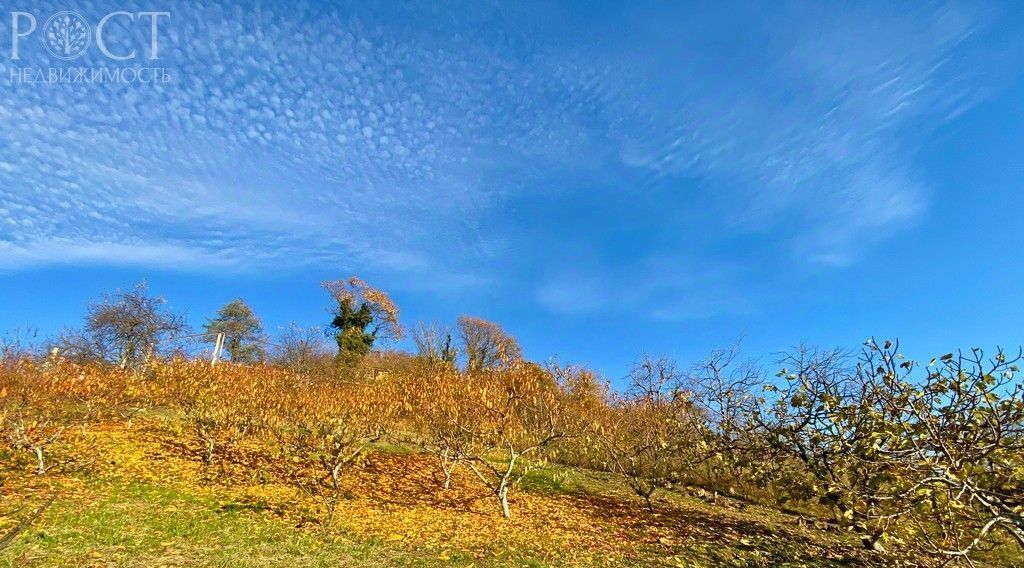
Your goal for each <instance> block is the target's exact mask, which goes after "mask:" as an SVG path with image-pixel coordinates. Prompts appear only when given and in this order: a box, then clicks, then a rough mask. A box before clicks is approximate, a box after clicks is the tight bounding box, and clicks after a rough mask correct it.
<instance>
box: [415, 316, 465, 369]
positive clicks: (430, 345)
mask: <svg viewBox="0 0 1024 568" xmlns="http://www.w3.org/2000/svg"><path fill="white" fill-rule="evenodd" d="M412 340H413V343H414V344H415V345H416V355H417V356H418V357H420V358H421V359H423V360H425V361H427V362H428V363H429V364H430V365H436V364H444V365H449V366H451V365H455V359H456V357H457V352H456V347H455V344H454V338H453V335H452V329H451V328H450V327H448V326H445V325H440V324H436V323H435V324H427V323H423V322H420V323H419V324H418V325H417V326H416V327H415V328H414V329H413V331H412Z"/></svg>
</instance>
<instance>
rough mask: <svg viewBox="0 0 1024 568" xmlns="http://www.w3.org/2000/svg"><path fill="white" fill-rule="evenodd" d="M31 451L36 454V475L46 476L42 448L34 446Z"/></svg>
mask: <svg viewBox="0 0 1024 568" xmlns="http://www.w3.org/2000/svg"><path fill="white" fill-rule="evenodd" d="M32 451H33V452H34V453H35V454H36V463H37V466H36V475H46V461H45V460H44V459H43V448H42V446H36V447H34V448H32Z"/></svg>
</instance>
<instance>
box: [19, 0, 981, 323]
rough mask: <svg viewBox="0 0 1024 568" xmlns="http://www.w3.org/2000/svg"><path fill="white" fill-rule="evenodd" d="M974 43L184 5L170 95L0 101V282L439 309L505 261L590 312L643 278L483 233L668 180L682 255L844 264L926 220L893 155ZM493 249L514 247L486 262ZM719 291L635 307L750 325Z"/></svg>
mask: <svg viewBox="0 0 1024 568" xmlns="http://www.w3.org/2000/svg"><path fill="white" fill-rule="evenodd" d="M75 8H76V9H77V10H79V11H80V12H82V13H84V14H86V15H87V16H89V17H92V18H96V17H97V16H98V15H100V14H101V13H103V12H105V9H103V7H101V6H100V5H99V4H98V3H97V4H95V5H93V4H92V3H88V2H82V3H79V5H77V6H75ZM56 9H58V8H57V7H55V6H43V7H41V8H39V12H40V13H41V14H42V13H47V12H52V11H55V10H56ZM385 12H386V13H385ZM737 14H738V15H737ZM990 19H991V15H990V14H988V13H987V12H985V11H984V10H981V9H977V8H970V9H967V8H963V7H959V6H957V5H953V4H948V5H947V4H939V5H930V6H927V7H921V8H916V9H914V10H912V11H909V12H905V11H896V10H895V9H894V8H890V7H888V6H883V5H872V6H864V7H861V6H860V5H854V6H845V7H844V8H843V9H842V10H841V11H839V10H838V9H835V8H824V7H815V6H814V5H811V4H793V5H790V6H788V7H786V8H779V9H776V8H775V7H773V8H772V9H771V10H767V11H765V12H762V13H757V14H751V13H747V12H741V11H734V10H721V11H719V9H715V8H712V7H710V6H704V7H703V8H701V9H697V8H686V9H668V8H665V7H662V8H659V9H658V10H654V9H653V8H651V9H648V8H645V7H634V8H630V9H624V10H623V11H622V13H614V14H612V13H602V11H601V10H596V11H595V12H591V13H589V14H585V15H584V14H571V13H568V12H567V11H563V10H561V9H558V8H552V7H548V8H540V7H526V6H515V7H511V8H504V9H495V8H493V7H488V6H483V5H479V4H469V5H466V6H463V7H461V8H460V9H458V10H453V11H451V12H450V13H444V11H443V10H434V9H433V8H432V7H430V6H424V5H413V6H404V7H401V8H389V9H380V8H378V9H375V10H370V9H368V8H364V7H360V6H358V5H354V4H353V5H344V6H342V5H335V6H329V7H321V6H319V5H299V6H292V5H289V6H287V7H285V6H282V5H274V6H263V7H261V8H258V9H250V8H249V7H248V6H242V5H236V4H232V3H226V4H224V5H217V4H210V5H207V6H198V5H190V6H188V7H183V6H179V7H177V8H175V10H174V12H173V14H172V20H171V23H170V24H169V25H168V26H167V27H166V30H167V35H166V42H167V43H168V44H169V45H167V46H166V47H165V48H162V49H163V52H164V53H165V54H166V55H165V58H166V59H165V60H164V61H162V62H161V63H162V64H163V65H166V66H167V67H168V68H169V69H170V72H171V74H172V81H171V82H170V83H166V84H156V85H146V86H131V87H125V86H119V85H62V86H60V85H58V86H46V85H12V86H11V87H10V88H6V89H3V90H0V120H2V121H3V124H4V128H3V129H2V130H0V268H2V269H8V270H12V269H24V268H29V267H35V266H40V265H45V264H52V263H108V264H133V265H146V266H157V267H171V266H173V267H188V268H189V269H196V270H203V269H206V268H210V267H216V268H217V269H218V270H223V269H237V270H245V269H247V268H250V267H252V266H255V265H257V264H258V265H260V266H266V265H268V264H269V265H274V266H282V267H287V266H302V265H314V264H320V263H329V264H331V265H337V266H346V265H347V266H350V267H352V268H355V267H372V268H374V269H379V270H383V271H389V272H391V273H394V274H396V275H401V277H402V278H404V279H405V281H409V282H413V281H415V282H419V284H420V285H421V286H422V285H424V282H426V281H427V280H426V279H424V278H422V277H421V276H422V275H434V276H433V277H432V280H431V281H432V282H434V284H435V285H436V286H441V287H445V286H448V287H456V288H457V287H465V286H472V285H481V284H482V283H485V282H493V281H494V280H495V279H502V278H512V279H515V278H516V275H508V274H506V273H505V272H506V271H507V270H508V266H507V265H508V264H509V262H510V261H509V259H510V258H512V257H513V256H516V257H518V256H521V255H530V256H531V257H533V258H534V259H535V261H534V262H533V264H535V265H537V266H550V267H551V268H552V270H551V272H550V273H551V274H554V275H555V276H549V277H548V278H547V279H546V280H545V281H544V282H542V283H541V284H540V285H539V287H538V290H537V293H536V297H537V299H538V301H540V302H541V303H543V304H545V305H548V306H550V307H552V308H555V309H563V310H570V311H573V312H576V313H583V312H587V311H591V310H594V309H596V308H597V307H599V306H600V305H602V304H603V303H605V302H607V301H608V299H609V297H610V296H615V294H613V293H612V292H610V291H609V288H614V287H616V286H618V284H614V282H616V281H617V280H621V279H622V278H623V276H622V275H621V274H618V273H617V271H618V270H628V269H631V268H637V269H642V268H643V267H642V266H641V265H642V264H643V263H644V262H646V260H644V259H648V258H652V257H656V256H658V255H659V254H661V253H660V251H658V250H641V251H638V252H637V254H636V255H635V258H634V259H633V260H632V261H630V262H622V263H620V265H619V267H618V268H616V267H615V266H611V267H609V263H607V262H606V263H603V264H598V265H595V266H594V267H589V268H587V267H583V268H578V269H572V270H566V269H565V268H564V266H565V264H566V261H565V259H564V258H562V259H552V258H547V257H546V256H545V250H544V249H543V247H541V246H539V245H540V243H539V242H531V241H530V240H529V237H528V236H515V238H510V235H515V231H516V227H515V226H510V227H505V228H504V229H503V230H504V231H505V232H506V234H504V235H498V234H494V233H495V231H496V230H497V229H496V228H495V227H493V226H490V225H488V223H487V221H486V220H487V219H488V218H491V217H493V216H494V215H496V214H498V213H500V212H501V211H503V208H504V207H507V206H508V205H509V204H510V203H513V202H515V201H516V200H517V199H519V198H521V197H522V196H523V195H524V194H530V193H544V192H560V191H564V188H565V187H567V186H572V185H574V184H578V183H580V180H584V181H586V180H593V179H600V180H606V181H607V180H614V182H615V183H619V184H620V185H621V186H622V187H621V190H622V191H659V192H666V191H672V188H673V187H674V186H675V185H677V184H678V180H679V179H681V178H686V179H694V178H695V179H698V180H700V182H701V188H702V189H701V190H700V195H697V196H694V198H693V199H694V201H695V202H699V203H700V205H701V206H702V207H706V209H707V210H706V211H705V212H703V213H701V215H702V216H701V217H699V219H698V221H697V222H695V223H693V224H691V226H689V228H688V229H687V230H689V231H693V232H700V233H702V234H705V235H708V236H707V239H710V240H714V239H715V238H731V237H733V236H735V235H737V234H745V233H749V232H752V231H756V232H758V233H759V234H762V235H764V238H765V239H766V240H770V241H771V242H773V243H777V244H779V246H776V247H773V248H774V249H777V250H781V251H783V254H789V255H791V256H795V257H799V258H806V259H810V260H811V261H814V262H818V263H821V264H825V265H829V266H841V265H848V264H851V263H853V262H856V260H857V258H858V256H860V255H862V254H864V253H865V251H866V250H869V245H870V244H871V243H873V242H877V241H878V240H880V239H884V238H887V237H888V236H890V235H892V234H893V233H894V232H896V231H898V230H899V229H900V227H902V226H904V225H905V224H907V223H909V222H912V221H913V220H914V219H915V218H917V217H919V216H920V215H921V214H922V212H923V211H925V210H926V209H927V206H928V200H929V186H928V184H927V183H926V181H925V179H924V177H923V176H922V175H921V174H920V172H917V171H915V169H914V167H913V166H912V165H911V162H912V161H913V159H912V158H913V152H914V150H915V148H914V146H913V145H912V143H910V142H908V139H907V134H908V133H910V132H913V133H917V132H921V131H925V130H927V129H928V128H933V127H934V126H935V125H936V124H937V123H939V122H941V120H945V119H947V118H948V117H949V116H951V115H954V114H956V113H957V112H960V111H962V109H964V108H967V107H969V106H970V105H972V104H974V102H975V101H976V100H977V97H978V96H979V91H978V90H977V88H975V87H974V86H973V84H974V81H972V80H971V79H972V78H973V75H972V74H971V69H972V68H973V66H974V65H975V64H976V63H977V61H978V58H979V57H982V56H983V55H984V52H985V51H984V49H982V48H981V47H979V46H978V45H974V44H972V43H971V42H972V39H973V38H974V37H976V36H977V35H979V34H982V33H983V32H984V31H985V29H986V26H987V25H988V23H989V20H990ZM122 32H124V33H127V31H126V30H122ZM573 38H578V39H573ZM26 49H27V50H28V51H27V55H26V61H25V62H24V63H25V64H26V65H35V66H42V65H48V64H49V63H50V61H49V60H48V59H47V58H46V56H45V53H44V52H42V50H41V49H39V50H36V51H38V52H33V51H32V50H31V49H29V48H26ZM79 63H80V64H83V65H103V64H105V63H106V62H105V61H103V60H101V59H99V58H98V56H96V55H95V54H90V55H89V56H87V57H86V58H84V59H83V60H81V61H80V62H79ZM10 68H11V62H9V61H4V62H2V63H0V75H2V78H3V79H6V78H7V77H8V75H9V72H10ZM587 206H588V202H587V199H585V198H581V199H579V200H578V202H576V203H575V205H574V207H570V208H568V209H567V210H565V211H561V212H559V215H563V216H572V215H574V213H575V212H576V211H578V210H580V208H586V207H587ZM536 222H539V223H547V222H551V223H557V222H559V221H558V219H557V218H553V219H541V220H537V221H536ZM483 236H486V237H487V239H486V240H484V239H482V237H483ZM503 238H507V239H508V240H509V242H514V243H515V246H512V247H504V246H500V247H494V246H491V245H492V244H493V243H497V242H499V241H501V240H502V239H503ZM679 254H680V255H682V256H686V255H685V254H684V253H679ZM556 262H557V263H558V264H559V265H560V268H559V270H555V269H554V268H555V266H554V265H555V263H556ZM569 264H572V259H570V260H569ZM728 264H729V263H728V262H721V261H720V259H716V258H714V257H712V256H710V255H709V254H707V253H697V252H693V253H691V254H690V255H689V256H688V257H686V258H681V259H680V260H679V262H676V263H670V265H669V266H668V267H660V268H658V272H659V274H661V275H660V276H659V278H658V279H657V281H658V282H660V283H659V284H658V285H655V286H650V287H646V288H644V287H641V288H640V289H638V290H637V291H635V292H634V293H633V295H632V296H631V298H632V299H631V300H630V301H631V302H634V303H635V304H637V305H644V306H645V310H646V312H647V313H648V314H649V315H650V317H653V318H661V319H678V318H693V317H707V316H710V315H715V314H720V313H737V312H743V311H745V310H749V309H752V307H751V306H752V303H751V302H752V301H751V300H750V299H749V298H748V297H747V296H748V295H749V294H747V293H746V292H745V291H744V290H743V286H742V285H741V283H740V282H738V281H737V280H736V276H734V274H735V273H736V272H737V271H736V270H734V269H733V268H732V267H731V266H730V267H728V268H726V266H727V265H728ZM682 265H686V266H691V267H692V266H700V267H702V268H701V269H700V270H696V271H693V272H694V273H697V274H702V275H703V276H699V277H684V276H680V270H681V269H680V268H679V266H682ZM480 267H487V268H486V269H484V268H480ZM444 273H450V274H456V275H457V276H450V277H444V278H441V277H437V276H436V275H438V274H444ZM687 278H690V279H687ZM608 281H611V282H613V284H611V285H609V284H607V282H608Z"/></svg>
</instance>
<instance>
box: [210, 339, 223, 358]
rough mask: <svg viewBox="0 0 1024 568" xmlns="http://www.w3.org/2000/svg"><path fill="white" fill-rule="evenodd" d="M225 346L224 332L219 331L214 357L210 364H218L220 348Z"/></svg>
mask: <svg viewBox="0 0 1024 568" xmlns="http://www.w3.org/2000/svg"><path fill="white" fill-rule="evenodd" d="M223 347H224V334H223V333H218V334H217V340H216V341H215V342H214V343H213V358H212V359H210V365H216V364H217V359H218V358H219V357H220V350H221V349H222V348H223Z"/></svg>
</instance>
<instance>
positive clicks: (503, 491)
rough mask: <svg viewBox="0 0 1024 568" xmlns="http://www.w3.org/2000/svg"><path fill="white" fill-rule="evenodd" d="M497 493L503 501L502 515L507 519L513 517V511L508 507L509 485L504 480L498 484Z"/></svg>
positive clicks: (499, 499) (500, 500) (501, 501)
mask: <svg viewBox="0 0 1024 568" xmlns="http://www.w3.org/2000/svg"><path fill="white" fill-rule="evenodd" d="M497 493H498V501H499V502H500V503H501V516H502V517H505V518H506V519H511V518H512V511H510V510H509V507H508V486H507V485H505V483H504V482H502V484H501V485H499V486H498V491H497Z"/></svg>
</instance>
